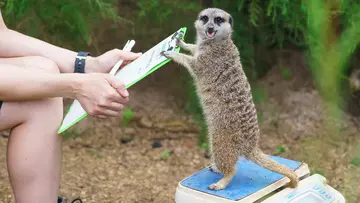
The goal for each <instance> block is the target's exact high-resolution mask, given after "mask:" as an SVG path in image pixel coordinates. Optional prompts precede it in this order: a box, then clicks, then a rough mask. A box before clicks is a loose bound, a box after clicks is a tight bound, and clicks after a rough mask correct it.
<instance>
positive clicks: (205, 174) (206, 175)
mask: <svg viewBox="0 0 360 203" xmlns="http://www.w3.org/2000/svg"><path fill="white" fill-rule="evenodd" d="M269 157H270V158H271V159H273V160H274V161H276V162H278V163H280V164H283V165H286V166H287V167H289V168H290V169H292V170H294V171H295V173H296V174H297V176H298V177H299V178H300V180H303V179H306V178H308V177H309V175H310V171H309V168H308V166H307V164H305V163H302V162H298V161H294V160H289V159H285V158H281V157H277V156H269ZM236 168H237V173H236V175H235V176H234V177H233V179H232V181H231V182H230V184H229V185H228V186H227V187H226V188H225V189H224V190H219V191H215V190H210V189H208V186H209V185H210V184H212V183H215V182H217V181H219V180H220V179H221V178H222V177H223V175H222V174H217V173H214V172H212V171H211V170H210V168H209V167H207V168H204V169H202V170H200V171H199V172H197V173H195V174H193V175H191V176H189V177H187V178H185V179H184V180H182V181H180V182H179V184H178V187H177V189H176V194H175V202H176V203H260V202H268V201H266V199H269V197H271V196H275V197H272V198H273V199H274V198H277V197H278V196H277V194H279V193H280V194H282V195H283V196H284V195H285V194H283V193H281V190H284V189H288V190H289V191H288V192H289V193H291V192H293V191H300V190H301V191H306V192H308V191H311V190H313V188H315V187H313V186H309V185H305V186H304V184H303V183H302V182H303V181H300V183H301V184H300V186H299V187H298V188H297V189H295V190H294V189H290V188H288V187H287V183H288V182H290V180H289V179H288V178H287V177H285V176H284V175H281V174H278V173H275V172H272V171H270V170H268V169H265V168H262V167H261V166H259V165H256V164H255V163H253V162H251V161H248V160H247V159H241V160H239V161H238V162H237V164H236ZM323 179H325V178H323ZM316 181H317V179H316ZM316 184H317V188H319V187H321V186H320V185H319V184H320V182H319V181H318V182H316V183H315V185H316ZM311 187H313V188H311ZM324 187H325V186H324ZM315 189H316V188H315ZM326 189H327V188H326ZM286 191H287V190H286ZM329 191H330V189H329ZM331 192H333V193H334V194H335V193H336V192H337V191H335V190H333V189H332V190H331ZM293 193H294V192H293ZM294 194H295V193H294ZM296 194H297V193H296ZM304 194H305V193H304ZM324 194H325V192H324ZM336 194H337V193H336ZM299 195H301V194H298V196H299ZM337 195H340V196H341V194H337ZM283 196H281V198H283ZM285 196H286V195H285ZM309 197H310V196H309ZM286 198H288V199H287V200H286V201H285V200H284V201H275V202H276V203H282V202H291V203H292V202H294V203H295V202H296V203H300V202H303V201H290V200H291V198H293V199H294V198H295V199H296V198H297V197H295V195H292V196H289V197H286ZM310 198H311V197H310ZM298 199H299V198H298ZM271 202H272V201H271ZM305 202H306V203H310V202H312V201H310V202H309V201H307V200H305ZM314 202H316V203H318V202H319V203H322V202H335V201H330V200H329V201H314ZM339 202H342V201H339ZM344 202H345V201H344Z"/></svg>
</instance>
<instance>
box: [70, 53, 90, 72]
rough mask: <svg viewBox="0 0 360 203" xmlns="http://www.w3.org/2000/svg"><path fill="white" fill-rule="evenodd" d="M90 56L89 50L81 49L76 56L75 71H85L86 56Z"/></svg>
mask: <svg viewBox="0 0 360 203" xmlns="http://www.w3.org/2000/svg"><path fill="white" fill-rule="evenodd" d="M87 56H90V53H89V52H84V51H79V52H78V54H77V56H76V58H75V67H74V73H85V61H86V57H87Z"/></svg>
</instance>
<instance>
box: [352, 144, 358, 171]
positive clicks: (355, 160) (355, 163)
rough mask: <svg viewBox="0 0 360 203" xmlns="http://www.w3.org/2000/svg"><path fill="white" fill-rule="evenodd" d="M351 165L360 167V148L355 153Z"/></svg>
mask: <svg viewBox="0 0 360 203" xmlns="http://www.w3.org/2000/svg"><path fill="white" fill-rule="evenodd" d="M351 164H352V165H354V166H356V167H360V146H359V147H358V148H357V150H356V152H355V156H354V158H353V159H352V160H351Z"/></svg>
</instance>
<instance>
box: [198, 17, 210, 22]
mask: <svg viewBox="0 0 360 203" xmlns="http://www.w3.org/2000/svg"><path fill="white" fill-rule="evenodd" d="M200 20H201V21H203V22H204V23H207V22H208V21H209V17H208V16H200Z"/></svg>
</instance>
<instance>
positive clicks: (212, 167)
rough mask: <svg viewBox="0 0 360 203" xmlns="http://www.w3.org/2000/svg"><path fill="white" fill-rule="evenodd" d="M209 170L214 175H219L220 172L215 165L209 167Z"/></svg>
mask: <svg viewBox="0 0 360 203" xmlns="http://www.w3.org/2000/svg"><path fill="white" fill-rule="evenodd" d="M210 170H211V171H212V172H214V173H221V172H220V170H219V169H218V168H217V167H216V165H215V164H213V165H211V166H210Z"/></svg>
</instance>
